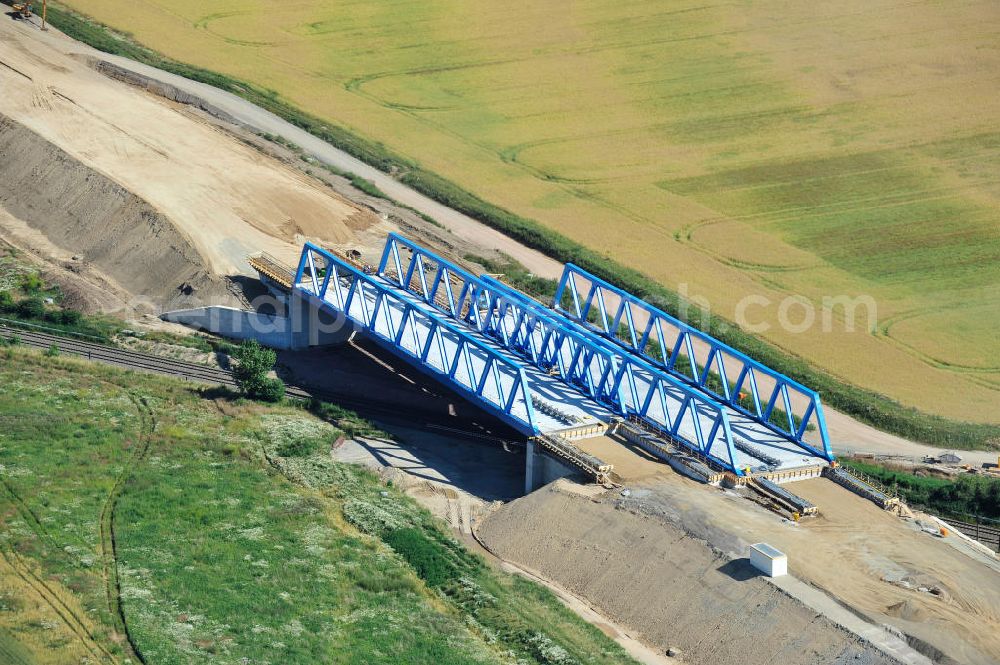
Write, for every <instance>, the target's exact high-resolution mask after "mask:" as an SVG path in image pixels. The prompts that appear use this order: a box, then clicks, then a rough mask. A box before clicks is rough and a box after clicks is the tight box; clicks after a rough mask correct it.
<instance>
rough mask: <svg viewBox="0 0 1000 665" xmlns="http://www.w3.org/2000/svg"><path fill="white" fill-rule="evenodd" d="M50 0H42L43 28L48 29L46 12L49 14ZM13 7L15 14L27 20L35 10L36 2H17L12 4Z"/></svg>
mask: <svg viewBox="0 0 1000 665" xmlns="http://www.w3.org/2000/svg"><path fill="white" fill-rule="evenodd" d="M48 4H49V3H48V1H47V0H42V30H48V27H46V25H45V19H46V14H48ZM11 9H13V10H14V16H15V17H17V18H20V19H24V20H25V21H30V20H31V16H32V15H33V14H34V12H35V3H33V2H16V3H14V4H13V5H11Z"/></svg>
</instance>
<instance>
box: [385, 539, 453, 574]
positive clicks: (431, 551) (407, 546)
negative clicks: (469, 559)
mask: <svg viewBox="0 0 1000 665" xmlns="http://www.w3.org/2000/svg"><path fill="white" fill-rule="evenodd" d="M385 542H386V543H387V544H388V545H389V547H391V548H392V549H394V550H395V551H396V552H397V553H398V554H399V555H400V556H401V557H403V558H404V559H406V562H407V563H408V564H410V565H411V566H412V567H413V570H415V571H416V572H417V575H419V576H420V578H421V579H422V580H424V581H425V582H427V584H428V586H431V587H434V588H441V587H442V586H444V585H445V584H447V583H449V582H452V581H454V580H455V579H457V577H458V570H457V569H456V568H455V565H454V564H453V563H452V561H451V560H450V558H449V557H448V555H447V552H446V551H445V549H444V548H443V547H441V546H439V545H438V544H436V543H434V542H432V541H430V540H428V539H427V537H426V536H424V534H423V532H422V531H421V530H420V529H415V528H412V527H406V528H402V529H396V530H395V531H390V532H389V534H388V535H387V536H386V537H385Z"/></svg>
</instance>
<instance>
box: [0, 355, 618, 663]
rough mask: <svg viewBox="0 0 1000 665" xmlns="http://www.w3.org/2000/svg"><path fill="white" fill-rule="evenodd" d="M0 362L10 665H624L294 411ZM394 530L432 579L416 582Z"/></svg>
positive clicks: (55, 362)
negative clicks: (140, 661)
mask: <svg viewBox="0 0 1000 665" xmlns="http://www.w3.org/2000/svg"><path fill="white" fill-rule="evenodd" d="M0 354H3V355H2V358H3V360H2V362H0V381H2V382H3V385H4V390H3V391H2V392H0V414H2V416H0V419H2V427H0V481H2V487H0V490H2V493H0V519H2V528H0V554H2V559H0V657H2V658H6V659H7V660H4V662H8V661H10V662H14V663H22V662H23V663H68V662H83V659H84V658H90V660H89V661H86V662H101V663H111V662H114V663H124V662H126V659H128V658H132V662H136V661H135V657H136V654H137V653H138V654H139V655H141V656H142V657H143V658H144V659H145V662H150V663H154V662H155V663H180V662H183V663H241V662H242V663H246V662H254V663H266V662H271V663H284V664H288V665H291V664H294V663H316V662H335V663H364V664H370V663H427V662H435V663H441V664H442V665H448V664H455V665H459V664H463V665H464V664H468V663H514V662H517V663H537V664H539V665H545V664H547V663H552V664H558V663H580V664H581V665H582V664H585V663H593V664H595V665H596V664H598V663H626V662H631V661H630V660H629V659H628V658H627V657H626V656H625V654H624V652H623V651H622V650H621V649H620V648H619V647H618V646H617V645H616V644H614V643H613V642H612V641H610V640H609V639H608V638H606V637H605V636H604V635H603V634H602V633H601V632H600V631H599V630H598V629H597V628H595V627H593V626H590V625H589V624H586V623H584V622H583V621H582V620H580V619H579V618H577V617H576V616H575V615H574V614H572V613H571V612H570V611H569V610H567V609H566V608H564V607H563V606H562V604H561V603H559V601H558V600H556V598H555V597H554V596H553V595H552V594H551V593H549V592H548V591H546V590H544V589H542V588H540V587H537V586H536V585H534V584H531V583H528V582H525V581H523V580H521V579H515V578H512V577H510V576H507V575H503V574H500V573H497V572H495V571H494V570H493V569H492V568H490V567H489V566H487V565H486V564H485V563H484V562H483V561H482V560H480V559H479V558H478V557H476V556H474V555H472V554H470V553H469V552H468V551H466V550H465V549H464V548H463V547H462V546H461V545H459V544H458V543H457V542H456V541H454V540H453V539H452V538H451V537H450V535H448V533H447V532H446V531H445V530H443V529H442V527H441V526H439V524H438V522H437V521H436V520H435V519H434V518H432V517H431V516H430V515H429V514H427V513H426V512H425V511H424V510H423V509H421V508H419V507H418V506H417V505H416V504H415V503H413V502H412V501H411V500H410V499H408V498H407V497H406V496H405V495H403V494H401V493H399V492H398V491H396V490H394V489H392V488H387V487H385V486H384V485H382V484H381V483H380V482H379V481H378V479H377V478H376V477H375V476H373V475H372V474H370V473H368V472H366V471H363V470H360V469H357V468H354V467H350V466H345V465H340V464H336V463H333V462H332V460H331V458H330V456H329V446H330V444H331V443H332V441H333V440H334V439H335V438H336V436H338V435H339V431H338V430H337V429H335V428H334V427H333V426H331V425H329V424H327V423H326V422H325V421H322V420H319V419H317V418H316V417H314V416H312V415H310V414H309V413H308V412H306V411H304V410H302V409H300V408H294V407H289V406H284V407H265V406H261V405H256V404H253V403H246V402H241V401H236V402H234V401H230V400H229V399H228V398H226V397H212V396H204V395H200V394H198V393H197V392H195V391H194V390H192V388H191V387H190V386H188V385H185V384H183V383H182V382H175V381H171V380H167V379H161V378H157V377H150V376H147V375H134V374H128V373H125V372H122V371H119V370H115V369H111V368H107V367H102V366H96V365H90V364H87V363H85V362H83V361H74V360H67V359H61V358H47V357H45V356H44V355H42V354H39V353H36V352H32V351H28V350H23V349H7V350H2V351H0ZM331 415H333V416H337V417H343V416H344V414H343V413H340V412H336V410H334V411H331ZM285 456H287V457H285ZM400 529H404V530H405V532H406V533H410V534H415V536H414V535H411V539H412V538H414V537H415V538H417V539H419V540H420V541H421V543H423V549H424V551H425V552H429V553H430V556H431V557H432V558H433V559H435V560H445V561H448V563H449V565H448V568H447V569H445V570H444V571H443V573H441V572H440V571H438V574H435V576H433V577H432V576H429V575H427V569H426V567H421V566H419V565H415V562H414V561H411V557H410V555H409V554H408V552H409V550H408V549H407V547H406V546H404V545H403V544H400V543H401V542H402V541H399V540H398V539H396V540H394V536H393V534H394V533H396V532H398V531H399V530H400ZM387 543H395V544H396V545H395V548H394V547H390V546H389V545H388V544H387Z"/></svg>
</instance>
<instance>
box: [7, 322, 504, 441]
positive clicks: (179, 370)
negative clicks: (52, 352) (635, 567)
mask: <svg viewBox="0 0 1000 665" xmlns="http://www.w3.org/2000/svg"><path fill="white" fill-rule="evenodd" d="M14 336H16V337H18V338H19V339H20V341H21V344H24V345H25V346H32V347H36V348H40V349H48V348H49V347H51V346H52V345H55V346H56V347H58V348H59V351H60V353H66V354H70V355H74V356H78V357H81V358H86V359H88V360H92V361H94V362H100V363H105V364H108V365H115V366H117V367H122V368H126V369H131V370H137V371H141V372H147V373H151V374H162V375H166V376H173V377H178V378H181V379H185V380H187V381H193V382H197V383H204V384H208V385H214V386H225V387H227V388H235V387H236V382H235V381H234V380H233V375H232V373H231V372H230V371H229V370H226V369H222V368H221V367H218V368H217V367H208V366H205V365H199V364H197V363H191V362H187V361H184V360H174V359H171V358H161V357H159V356H154V355H151V354H148V353H141V352H138V351H130V350H127V349H119V348H116V347H113V346H108V345H106V344H99V343H97V342H89V341H86V340H82V339H75V338H72V337H68V336H64V335H54V334H51V333H46V332H40V331H28V330H23V329H21V328H14V327H10V326H7V325H5V324H2V323H0V338H5V339H9V338H11V337H14ZM285 394H286V395H287V396H288V397H291V398H295V399H301V400H310V399H314V398H315V399H319V400H323V401H326V402H332V403H334V404H338V405H340V406H343V407H345V408H349V409H351V410H353V411H355V412H357V413H358V414H359V415H361V416H363V417H365V418H369V419H371V420H375V421H378V422H382V423H385V424H387V425H393V424H395V425H402V426H405V427H425V428H426V427H428V426H429V427H431V428H433V429H438V430H441V431H445V432H447V433H448V434H450V435H454V436H462V437H464V438H469V439H473V440H479V441H489V442H491V443H499V444H508V443H512V442H510V441H506V440H504V439H501V438H499V437H495V436H491V435H489V434H488V433H485V432H484V431H483V430H482V429H481V428H480V427H479V426H478V425H477V423H476V422H475V421H473V420H468V419H464V418H461V417H459V416H446V415H443V414H440V413H437V412H434V411H430V410H427V411H425V410H419V409H413V408H407V409H405V411H403V410H401V409H400V407H399V405H398V404H396V403H394V402H388V401H386V402H380V401H379V400H377V399H375V400H373V399H370V398H364V399H361V398H359V397H358V396H357V394H355V393H346V392H343V393H342V392H336V391H329V390H323V389H319V388H316V387H313V386H296V385H291V384H286V386H285ZM513 443H516V442H513Z"/></svg>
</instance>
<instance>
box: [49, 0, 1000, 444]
mask: <svg viewBox="0 0 1000 665" xmlns="http://www.w3.org/2000/svg"><path fill="white" fill-rule="evenodd" d="M66 4H68V5H69V6H71V7H73V8H75V9H78V10H80V11H83V12H86V13H87V14H88V15H90V16H93V17H94V18H96V19H97V20H98V21H102V22H105V23H107V24H108V25H110V26H112V27H114V28H117V29H119V30H122V31H124V32H127V33H129V34H130V35H131V36H132V37H133V38H134V39H135V40H136V41H138V42H139V43H141V44H144V45H147V46H149V47H150V48H152V49H154V50H155V51H157V52H161V53H163V54H166V55H167V56H169V57H171V58H173V59H175V60H177V61H180V62H184V63H190V64H192V65H195V66H198V67H203V68H206V69H208V70H212V71H214V72H219V73H220V74H221V76H217V77H215V75H211V74H208V73H206V72H204V71H195V70H190V69H189V70H188V71H187V73H189V74H191V75H194V76H196V77H197V78H200V79H203V80H212V79H213V77H214V78H215V79H216V80H217V82H219V83H220V84H221V85H223V87H227V88H228V89H235V90H237V91H242V92H244V93H246V94H248V95H249V96H250V97H251V98H252V99H253V100H254V101H257V102H258V103H262V104H263V105H265V106H267V107H274V108H276V109H278V110H280V111H281V112H282V114H283V115H286V117H290V118H291V119H292V120H293V121H294V122H296V123H297V124H300V125H302V126H307V127H309V128H310V130H311V131H314V132H315V133H317V134H318V135H321V136H323V137H324V138H327V139H328V140H331V141H332V142H334V143H336V144H337V145H340V146H342V147H344V148H345V149H347V150H349V151H351V152H353V153H355V154H357V155H360V156H362V157H363V158H364V159H366V160H367V161H369V162H371V163H374V164H376V165H378V166H380V167H382V168H385V169H389V168H390V167H392V166H395V167H397V168H398V172H399V174H400V177H401V178H402V179H403V180H404V181H406V182H408V183H410V184H411V185H413V186H414V187H417V188H418V189H421V190H423V191H425V192H428V193H430V194H432V195H433V196H435V197H436V198H438V199H440V200H443V201H446V202H449V203H452V204H453V205H456V206H457V207H459V208H460V209H463V210H466V211H468V212H470V213H473V214H475V215H476V216H478V217H480V218H482V219H484V220H486V221H488V222H489V223H492V224H494V225H497V226H500V227H502V228H504V229H506V230H508V231H510V232H511V233H513V234H514V235H515V236H517V237H519V238H521V239H523V240H525V241H526V242H528V243H529V244H533V245H535V246H537V247H540V248H542V249H545V250H547V251H549V252H550V253H552V254H554V255H556V256H559V257H560V258H564V259H565V258H580V259H586V261H587V262H589V263H590V264H593V265H597V264H601V263H602V262H603V264H604V265H602V266H601V268H602V270H603V272H605V273H608V274H613V275H616V276H621V277H622V278H621V279H618V280H617V281H620V282H623V281H628V282H630V285H635V286H639V285H641V280H640V279H639V278H637V277H635V275H634V274H633V273H629V272H628V271H627V270H620V269H619V268H617V267H615V266H614V265H612V264H613V263H617V264H618V265H621V266H625V267H626V268H631V269H635V270H637V271H639V272H641V273H642V274H644V275H646V276H648V277H650V278H652V279H653V280H654V281H656V282H657V283H659V284H660V285H663V286H665V287H667V288H668V289H671V290H673V291H678V290H681V289H682V288H683V290H685V291H686V292H687V293H688V294H690V295H699V296H704V297H706V298H707V299H708V300H709V301H710V302H711V305H712V311H713V313H714V314H716V315H721V316H722V318H723V320H724V321H725V320H733V318H734V316H735V311H736V306H737V304H738V302H739V301H740V299H742V298H744V297H745V296H747V295H750V294H754V295H760V296H764V297H766V298H768V299H770V301H771V304H770V306H766V307H760V308H757V309H756V310H755V322H756V321H764V322H766V323H770V324H771V327H770V329H769V330H768V331H766V332H764V333H761V334H762V336H763V337H764V339H766V340H767V341H768V342H769V343H771V344H772V345H776V346H777V347H778V348H780V349H783V350H785V351H787V352H788V354H789V355H791V356H793V357H794V358H795V359H796V361H787V362H783V363H781V368H782V369H783V370H785V371H787V372H789V373H795V372H797V371H798V367H797V366H793V365H794V362H798V361H801V364H804V365H808V366H811V367H819V368H821V369H822V370H824V371H825V372H826V373H827V374H828V376H832V377H834V378H835V379H836V380H838V381H847V382H849V383H852V384H855V385H857V386H860V387H861V388H864V389H867V390H869V391H874V392H876V393H881V394H883V395H887V396H889V397H890V398H892V399H895V400H897V401H899V402H901V403H902V404H904V405H906V406H911V407H917V408H919V409H922V410H923V411H925V412H928V413H931V414H938V415H943V416H946V417H949V418H952V419H956V420H967V421H972V422H978V423H986V422H992V423H996V422H997V416H996V413H997V411H996V409H995V406H996V404H997V402H998V400H1000V396H998V390H1000V381H998V377H1000V366H998V365H997V361H996V358H997V353H996V352H997V350H998V349H997V344H996V336H995V334H993V331H994V330H995V328H996V325H997V324H998V323H1000V318H998V317H1000V306H998V305H1000V301H998V300H997V297H998V296H997V294H998V293H1000V291H998V285H1000V261H998V260H997V259H998V258H1000V224H998V223H997V213H996V211H997V209H998V198H1000V190H998V189H997V182H996V178H995V174H996V172H997V167H998V165H1000V164H998V162H997V158H998V155H1000V152H998V151H997V149H996V147H997V141H998V138H997V137H998V134H997V132H996V127H995V118H996V116H997V112H998V111H1000V109H998V106H1000V100H998V97H997V96H996V95H995V94H994V90H995V83H996V81H995V72H996V71H997V70H998V65H1000V56H998V55H997V52H996V49H993V48H991V47H990V45H991V44H992V34H993V32H995V29H996V26H997V24H998V22H1000V20H998V19H1000V17H998V12H997V10H996V7H995V6H994V5H992V4H990V3H984V2H969V3H963V4H960V5H954V4H949V5H940V4H933V3H925V4H918V5H907V6H905V7H903V6H897V5H896V4H894V3H890V2H878V3H870V2H860V1H857V2H850V3H846V4H844V3H841V4H840V5H837V6H836V7H817V6H815V5H814V4H813V3H801V2H784V3H779V4H778V5H775V4H773V3H755V2H747V3H744V4H742V5H741V6H740V7H739V8H738V10H736V9H735V8H733V7H729V6H704V5H699V4H696V3H674V4H672V5H670V6H663V4H662V3H656V2H637V3H627V4H621V3H618V4H615V3H607V2H596V1H594V0H591V1H585V2H576V3H572V4H570V5H565V6H563V5H560V6H556V5H538V4H531V3H523V2H515V3H507V4H503V5H499V6H498V5H495V4H489V3H479V2H471V3H450V2H441V1H439V2H429V3H410V2H399V1H387V2H381V3H336V4H331V3H320V2H303V3H299V4H296V5H293V6H289V7H286V8H283V11H281V12H275V11H274V7H273V5H271V4H268V3H264V2H259V1H248V0H226V1H223V2H216V3H214V4H213V6H212V7H211V8H206V7H205V6H204V4H203V3H196V2H191V1H190V0H173V1H171V2H166V1H162V2H142V3H128V4H127V5H126V6H122V5H121V3H114V2H110V1H109V0H91V1H88V2H86V3H83V2H76V1H75V0H70V1H69V2H68V3H66ZM74 34H80V35H81V36H84V37H85V38H87V39H88V41H91V42H94V43H97V44H98V45H100V46H101V47H102V48H106V49H108V50H113V51H121V50H122V49H123V48H124V47H123V46H122V45H123V44H125V43H126V42H123V41H121V40H120V39H119V40H116V39H113V38H109V37H107V35H101V34H99V33H97V32H95V31H93V30H90V29H89V28H88V29H81V30H77V31H74ZM956 34H961V35H962V38H961V39H955V37H954V35H956ZM130 55H136V53H131V52H130ZM139 56H140V57H147V59H148V57H151V56H148V55H147V56H143V55H142V54H141V53H140V54H139ZM179 69H180V70H181V71H182V73H184V68H183V67H180V68H179ZM233 78H235V79H237V80H241V81H247V82H249V83H250V84H253V85H254V86H256V88H248V87H247V86H243V87H242V88H241V87H240V86H239V85H237V84H234V83H233ZM268 90H270V91H273V94H272V93H269V92H267V91H268ZM285 103H287V104H290V105H291V107H286V106H282V104H285ZM292 107H297V108H300V109H302V111H303V112H304V113H302V112H299V111H294V110H289V109H291V108H292ZM306 114H311V116H310V115H306ZM324 119H325V120H328V121H329V123H330V124H329V125H325V124H324V123H323V120H324ZM435 174H439V176H440V177H439V176H438V175H435ZM467 192H471V193H472V195H475V196H477V197H479V199H480V200H478V201H477V200H476V199H475V198H472V197H470V196H469V195H468V194H467ZM484 201H488V202H490V204H497V205H499V206H501V208H495V207H492V206H490V205H488V204H486V203H484ZM507 211H509V212H507ZM527 220H537V222H538V224H539V225H540V226H534V225H533V224H532V223H531V222H530V221H527ZM553 231H554V232H557V233H558V234H561V238H560V237H556V236H553V235H552V232H553ZM564 238H568V239H569V241H570V242H567V241H565V240H564ZM573 243H580V245H581V246H582V247H580V246H577V245H574V244H573ZM790 294H798V295H800V296H802V297H804V298H805V299H807V300H808V301H809V302H811V303H813V304H814V305H816V306H817V307H818V306H819V305H820V303H821V302H822V299H823V297H824V296H838V295H847V296H858V295H870V296H872V297H873V298H874V299H875V300H876V302H877V306H878V307H877V312H878V314H877V319H875V320H868V319H867V318H866V317H862V318H861V320H860V321H859V322H858V324H857V326H856V327H855V328H854V330H853V331H851V330H848V326H847V324H846V317H845V316H844V313H843V312H840V311H835V312H834V316H833V317H832V319H831V329H830V330H829V331H822V330H820V329H819V328H818V327H813V328H810V329H809V330H807V331H806V332H793V331H791V330H787V329H783V328H782V327H781V326H779V325H777V319H778V314H779V309H778V303H779V302H780V301H781V299H782V298H785V297H786V296H788V295H790ZM817 320H819V317H817ZM716 324H717V325H718V324H719V321H718V320H716ZM943 330H944V331H946V332H942V331H943ZM722 334H724V335H728V337H727V339H728V340H730V341H732V342H733V343H737V344H739V345H741V346H745V347H747V348H749V347H750V346H751V345H752V341H749V340H748V339H747V336H746V335H741V334H740V333H739V331H735V332H734V331H732V329H731V328H730V331H729V332H728V333H727V332H726V331H723V332H722ZM770 355H771V356H772V357H777V356H776V355H775V354H773V353H772V354H770ZM767 359H768V360H770V358H767ZM776 364H778V363H776ZM793 370H794V371H793ZM796 375H797V376H798V377H799V378H807V377H806V375H804V374H796ZM810 382H812V383H816V384H819V383H820V382H817V381H810ZM821 383H823V386H822V387H824V389H825V390H826V386H828V385H835V384H832V383H831V382H829V381H822V382H821ZM818 387H819V386H818ZM827 392H829V393H831V394H830V397H831V401H832V402H833V403H834V404H836V405H838V406H840V407H841V408H845V409H847V410H849V411H851V412H852V413H855V414H857V415H860V416H861V417H866V416H865V415H864V409H861V408H857V406H856V403H858V402H862V401H864V400H862V399H860V398H859V397H858V396H857V395H850V394H848V392H846V391H844V390H840V391H839V393H840V394H838V391H837V390H834V391H827ZM867 399H868V401H872V399H873V398H872V397H871V395H869V396H868V397H867ZM893 409H895V407H893V406H892V405H890V404H888V402H886V403H884V404H879V406H878V407H877V409H876V410H879V411H882V410H893ZM901 413H902V412H898V413H897V414H896V415H897V416H898V417H895V418H887V419H884V421H885V422H884V423H883V424H886V423H888V422H890V421H894V420H895V421H902V420H905V417H903V416H902V415H901ZM920 429H921V427H917V426H912V427H908V428H896V431H900V432H903V431H904V430H905V432H904V433H908V434H909V435H917V434H916V433H917V432H919V431H920ZM925 429H926V428H925ZM924 438H928V439H930V438H934V437H926V436H925V437H924ZM946 439H947V436H944V435H942V436H938V437H937V440H940V441H945V440H946Z"/></svg>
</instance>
